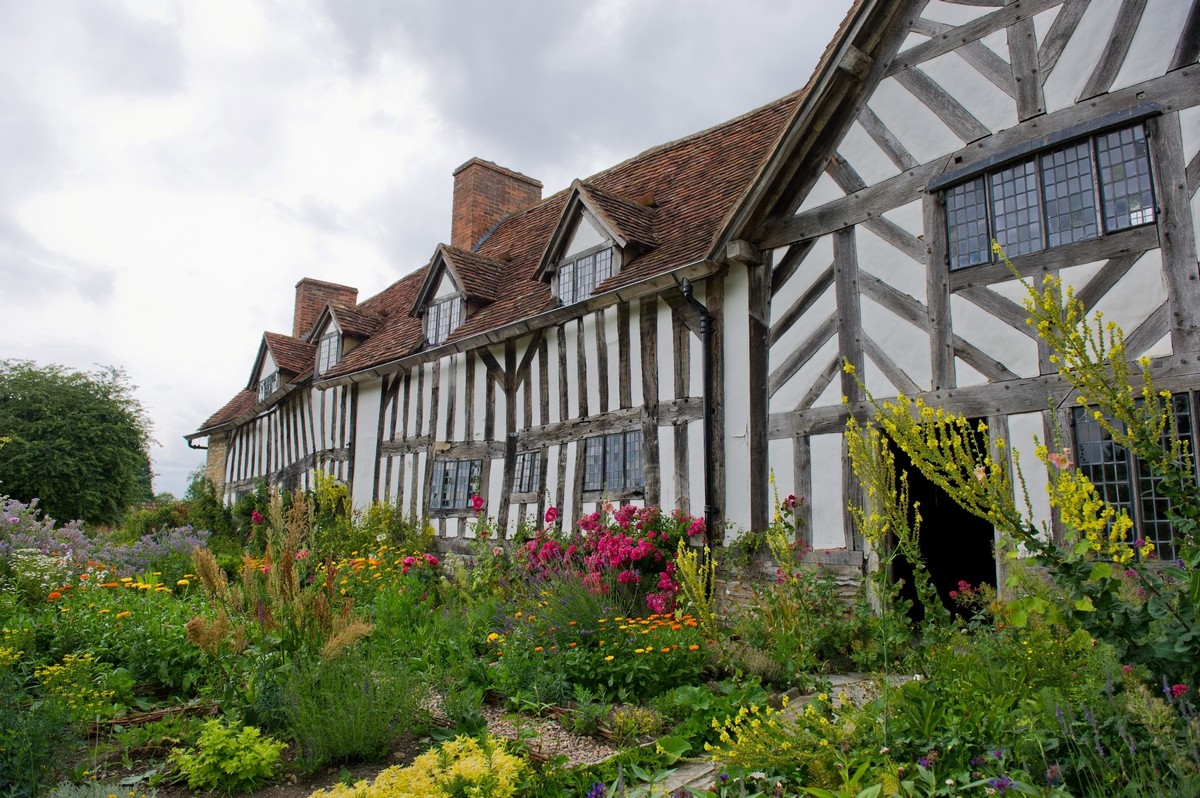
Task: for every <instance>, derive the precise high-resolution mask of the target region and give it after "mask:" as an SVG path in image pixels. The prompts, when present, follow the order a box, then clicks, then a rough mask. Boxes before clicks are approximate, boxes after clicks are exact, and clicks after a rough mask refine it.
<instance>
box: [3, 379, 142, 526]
mask: <svg viewBox="0 0 1200 798" xmlns="http://www.w3.org/2000/svg"><path fill="white" fill-rule="evenodd" d="M133 391H134V386H132V385H130V384H129V381H128V378H127V377H126V375H125V373H124V372H123V371H121V370H120V369H117V368H111V367H110V368H105V369H101V370H98V371H94V372H81V371H74V370H71V369H67V368H64V367H62V366H58V365H53V364H52V365H48V366H38V365H37V364H35V363H33V362H31V361H28V360H0V436H3V437H5V438H8V439H9V441H8V444H7V445H6V446H4V448H3V449H2V450H0V492H2V493H4V494H7V495H10V496H12V497H13V498H16V499H20V500H21V501H25V502H27V501H30V500H32V499H34V498H36V499H38V500H39V506H40V507H41V509H42V510H43V512H45V513H46V514H47V515H50V516H53V517H55V518H58V519H61V520H75V519H79V520H83V521H86V522H88V523H93V524H111V523H115V522H116V521H117V520H118V519H119V518H120V517H121V514H122V513H123V512H124V511H125V509H126V508H127V507H129V505H130V504H132V503H134V502H135V501H139V500H142V499H144V498H145V497H146V495H147V494H148V492H149V486H148V484H147V482H148V474H149V455H148V447H149V443H150V420H149V418H148V417H147V415H146V411H145V409H144V408H143V407H142V405H141V403H140V402H139V401H138V400H137V399H136V398H134V395H133ZM151 495H152V494H151Z"/></svg>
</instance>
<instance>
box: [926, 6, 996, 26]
mask: <svg viewBox="0 0 1200 798" xmlns="http://www.w3.org/2000/svg"><path fill="white" fill-rule="evenodd" d="M995 10H996V9H994V8H989V7H988V6H968V5H960V4H958V3H946V2H943V1H942V0H930V2H929V3H928V4H927V5H926V6H925V10H924V11H922V12H921V16H923V17H924V18H925V19H932V20H934V21H936V22H945V23H946V24H947V25H954V26H955V27H958V26H959V25H964V24H966V23H968V22H971V21H972V20H976V19H979V18H980V17H983V16H987V15H988V14H991V13H992V12H993V11H995Z"/></svg>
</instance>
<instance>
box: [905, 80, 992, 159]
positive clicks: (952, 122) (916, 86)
mask: <svg viewBox="0 0 1200 798" xmlns="http://www.w3.org/2000/svg"><path fill="white" fill-rule="evenodd" d="M893 77H894V78H895V79H896V82H897V83H899V84H900V85H901V86H903V87H904V88H905V89H907V90H908V92H909V93H910V94H912V96H914V97H916V98H917V99H918V100H919V101H920V102H921V104H922V105H924V106H925V107H926V108H928V109H929V110H930V111H933V113H934V115H935V116H937V118H938V119H940V120H942V122H943V123H944V124H945V125H946V127H948V128H950V132H951V133H953V134H954V135H956V136H958V138H959V139H960V140H961V141H962V142H963V143H964V144H968V143H970V142H972V141H976V140H978V139H981V138H985V137H987V136H990V135H991V133H992V131H991V130H990V129H989V128H988V127H987V125H985V124H983V123H982V122H980V121H979V120H978V119H976V118H975V115H974V114H972V113H971V112H970V111H968V110H967V109H966V107H965V106H964V105H963V104H962V103H960V102H959V101H958V100H956V99H954V97H953V95H951V94H950V92H948V91H946V90H945V89H944V88H942V86H941V84H939V83H938V82H937V81H935V80H934V79H933V78H931V77H929V75H927V74H925V73H924V72H923V71H921V69H920V68H919V67H913V68H912V69H906V70H904V71H903V72H897V73H896V74H895V75H893Z"/></svg>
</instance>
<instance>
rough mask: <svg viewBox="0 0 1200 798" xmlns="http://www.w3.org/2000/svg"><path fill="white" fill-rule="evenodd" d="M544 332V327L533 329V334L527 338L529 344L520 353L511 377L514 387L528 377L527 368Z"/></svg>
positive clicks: (528, 368)
mask: <svg viewBox="0 0 1200 798" xmlns="http://www.w3.org/2000/svg"><path fill="white" fill-rule="evenodd" d="M545 334H546V331H545V329H537V330H534V332H533V336H532V337H531V338H530V339H529V344H528V345H527V346H526V347H525V352H524V353H522V355H521V362H520V363H518V364H517V370H516V374H515V375H514V378H513V386H514V387H515V386H517V385H520V384H521V383H523V382H525V381H526V380H527V379H529V370H530V368H531V365H532V363H533V358H534V356H535V355H537V353H538V347H539V346H541V343H542V338H543V336H545Z"/></svg>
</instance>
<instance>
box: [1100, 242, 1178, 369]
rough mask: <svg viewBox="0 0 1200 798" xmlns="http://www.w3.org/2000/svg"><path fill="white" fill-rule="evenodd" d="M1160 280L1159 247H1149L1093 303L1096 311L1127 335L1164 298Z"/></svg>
mask: <svg viewBox="0 0 1200 798" xmlns="http://www.w3.org/2000/svg"><path fill="white" fill-rule="evenodd" d="M1163 279H1164V276H1163V273H1162V250H1160V249H1152V250H1150V251H1149V252H1147V253H1146V254H1145V255H1142V257H1140V258H1138V261H1137V263H1135V264H1133V267H1132V268H1130V269H1129V271H1127V272H1125V276H1124V277H1122V278H1121V279H1120V280H1119V281H1118V282H1117V284H1116V285H1114V286H1113V287H1112V288H1111V289H1109V291H1108V293H1107V294H1105V295H1104V296H1103V297H1102V298H1101V300H1100V301H1099V302H1097V303H1096V307H1095V310H1098V311H1101V312H1102V313H1104V318H1105V320H1106V322H1107V321H1115V322H1116V323H1117V325H1118V326H1119V327H1120V328H1121V329H1123V330H1124V331H1125V334H1126V335H1128V334H1130V333H1132V332H1133V330H1134V328H1136V327H1137V326H1138V325H1139V324H1141V323H1142V322H1143V321H1145V320H1146V317H1147V316H1149V315H1150V314H1151V313H1153V312H1154V311H1155V310H1156V309H1157V308H1158V306H1159V305H1161V304H1162V303H1163V302H1165V301H1167V289H1166V286H1165V285H1164V283H1163ZM1131 354H1133V353H1131Z"/></svg>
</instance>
